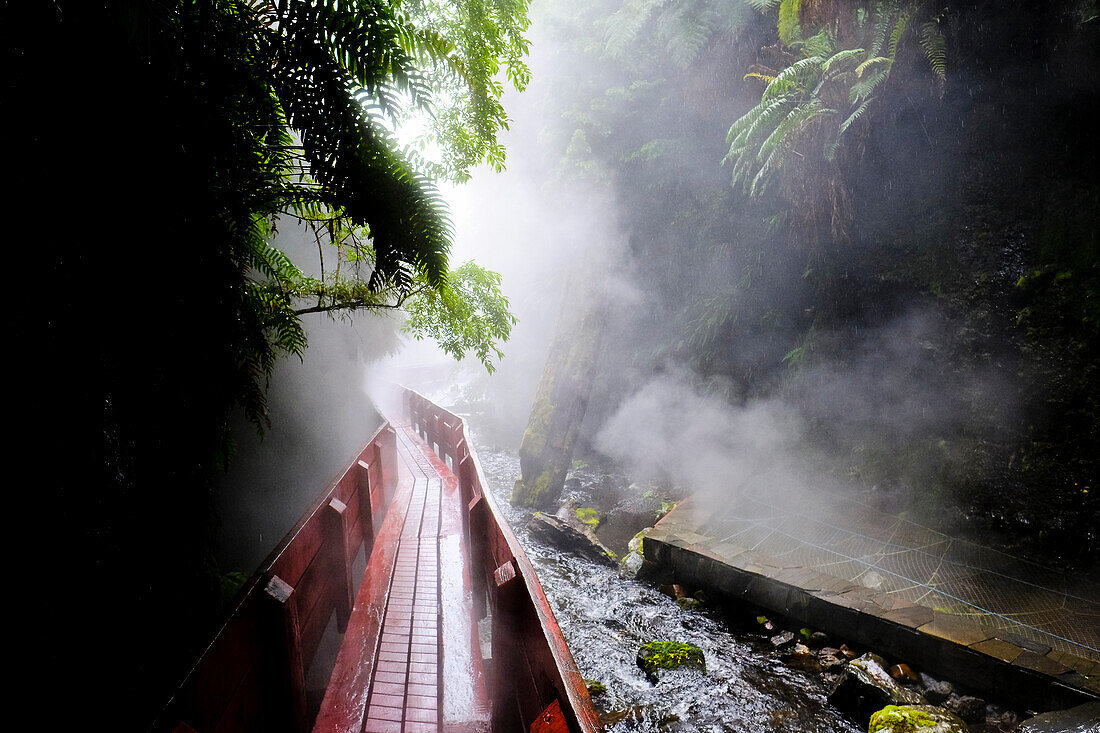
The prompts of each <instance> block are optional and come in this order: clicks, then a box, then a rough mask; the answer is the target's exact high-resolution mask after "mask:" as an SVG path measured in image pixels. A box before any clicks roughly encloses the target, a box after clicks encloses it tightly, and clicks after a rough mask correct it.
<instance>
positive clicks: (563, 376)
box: [512, 278, 605, 509]
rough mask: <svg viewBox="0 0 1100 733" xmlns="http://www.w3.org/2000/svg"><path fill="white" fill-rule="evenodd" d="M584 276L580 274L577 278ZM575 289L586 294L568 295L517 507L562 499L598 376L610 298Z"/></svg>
mask: <svg viewBox="0 0 1100 733" xmlns="http://www.w3.org/2000/svg"><path fill="white" fill-rule="evenodd" d="M580 279H581V278H574V282H577V281H578V280H580ZM570 292H571V293H578V294H579V295H580V297H579V298H577V299H571V298H570V297H568V296H567V298H566V305H565V306H564V307H563V309H562V313H561V315H560V316H559V317H558V326H557V332H556V333H555V335H554V342H553V344H552V346H551V348H550V356H549V357H547V359H546V368H545V369H544V370H543V372H542V379H541V380H539V388H538V392H537V393H536V395H535V404H534V405H533V406H532V408H531V417H530V418H529V419H528V421H527V430H526V432H524V434H523V443H522V444H521V445H520V449H519V458H520V470H521V471H522V474H523V477H522V478H520V479H519V480H517V481H516V485H515V488H514V489H513V491H512V504H515V505H520V506H529V507H535V508H538V509H546V508H549V507H551V506H553V505H554V504H555V503H556V502H557V501H558V499H559V498H560V496H561V489H562V485H563V484H564V483H565V474H566V472H567V471H568V470H569V468H570V466H572V464H573V445H574V443H575V442H576V440H577V435H578V434H579V433H580V429H581V423H582V422H583V420H584V412H585V409H586V408H587V406H588V397H589V394H590V393H591V391H592V382H593V380H594V379H595V376H596V365H597V362H598V360H599V355H600V348H601V346H602V340H603V338H602V337H603V324H604V320H605V319H604V311H605V306H604V296H603V294H602V293H601V292H598V288H593V287H579V288H570ZM578 301H579V302H578ZM571 304H575V305H576V308H575V309H574V308H571V307H570V305H571Z"/></svg>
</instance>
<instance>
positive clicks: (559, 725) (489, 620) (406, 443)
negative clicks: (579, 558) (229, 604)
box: [152, 390, 600, 733]
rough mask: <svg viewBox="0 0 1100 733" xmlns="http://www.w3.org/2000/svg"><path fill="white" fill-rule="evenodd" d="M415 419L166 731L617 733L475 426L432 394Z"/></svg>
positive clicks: (296, 548) (381, 443) (303, 547)
mask: <svg viewBox="0 0 1100 733" xmlns="http://www.w3.org/2000/svg"><path fill="white" fill-rule="evenodd" d="M401 404H402V408H403V409H402V410H401V412H402V413H403V415H402V419H401V420H400V421H393V422H390V423H387V424H386V425H384V426H383V427H382V428H381V429H380V430H379V431H378V432H377V433H376V434H375V436H374V437H373V438H372V440H371V441H370V442H369V443H368V444H367V446H366V447H365V448H363V450H362V451H361V452H360V453H359V455H357V456H356V457H355V458H354V459H353V460H352V461H351V463H350V464H349V465H348V467H347V469H346V470H345V471H344V473H343V474H342V475H341V476H340V478H339V479H337V480H336V481H335V482H334V483H333V484H332V485H330V486H329V488H328V489H327V490H326V491H325V492H323V493H322V494H321V495H320V496H319V497H318V499H317V500H316V501H315V502H314V504H313V505H312V506H311V508H310V509H309V511H307V512H306V514H305V515H304V516H303V517H302V519H301V520H300V521H299V522H298V524H297V525H296V526H295V527H294V529H292V530H291V532H290V533H289V534H288V535H287V536H286V538H285V539H284V540H283V541H282V542H281V543H280V544H279V546H278V547H277V548H276V549H275V550H274V551H273V552H272V554H271V555H270V556H269V557H268V559H267V560H266V561H265V562H264V564H263V565H262V566H261V567H260V569H259V570H258V571H257V572H256V573H255V574H254V575H253V577H252V578H251V579H250V580H249V582H248V583H247V584H246V586H245V588H244V589H243V591H242V594H241V597H240V599H239V601H238V604H237V606H236V608H235V610H234V612H233V614H232V615H231V616H230V618H229V619H228V620H227V621H226V623H225V625H224V626H223V628H222V630H221V631H220V632H219V633H218V635H217V636H216V637H215V638H214V640H213V641H212V642H211V644H210V646H209V647H208V648H207V650H206V652H205V653H204V654H203V655H202V657H201V658H200V659H199V661H198V662H197V663H196V665H195V667H194V668H193V669H192V671H191V673H190V674H189V675H188V677H187V679H185V680H184V682H183V684H182V685H181V686H180V688H179V690H178V691H177V692H176V694H175V696H174V697H173V699H172V700H171V701H170V702H169V704H168V705H167V707H166V708H165V710H164V712H163V713H162V715H161V717H160V719H158V721H156V722H155V723H154V724H153V728H152V730H153V731H156V732H157V733H160V732H161V731H165V732H167V731H174V732H175V733H187V732H189V731H201V732H203V733H205V732H206V731H210V732H211V733H215V732H217V733H221V732H223V731H224V732H226V733H228V732H235V731H241V732H243V731H264V733H271V732H272V731H285V732H286V733H309V731H311V730H312V731H313V733H380V732H382V731H402V732H408V733H413V732H415V731H454V732H456V733H458V732H460V731H494V732H504V731H506V732H507V733H513V732H515V731H532V732H536V731H537V732H538V733H556V732H564V731H572V732H573V733H597V731H599V730H600V725H599V721H598V716H597V714H596V711H595V708H594V707H593V705H592V701H591V699H590V698H589V696H588V691H587V689H586V687H585V684H584V680H583V679H582V678H581V676H580V672H579V671H578V670H577V666H576V663H575V662H574V661H573V657H572V655H571V654H570V653H569V649H568V647H567V646H566V644H565V639H564V638H563V636H562V633H561V629H560V628H559V627H558V624H557V620H556V619H555V618H554V614H553V611H552V610H551V609H550V604H549V603H548V602H547V600H546V596H545V594H544V593H543V590H542V586H541V584H540V583H539V581H538V577H537V576H536V575H535V571H534V568H533V567H532V566H531V563H530V561H529V560H528V559H527V556H526V555H525V554H524V552H523V549H522V548H521V547H520V545H519V543H518V541H517V540H516V538H515V535H513V534H512V531H511V530H510V529H509V527H508V525H507V523H506V522H505V521H504V520H503V518H502V517H501V515H500V514H499V512H498V511H497V509H496V508H495V506H494V505H493V501H492V498H491V497H490V496H489V495H488V494H487V493H486V492H485V491H484V490H483V487H484V485H485V482H484V477H483V475H482V472H481V466H480V463H479V462H478V459H477V455H476V453H475V452H474V450H473V447H472V446H471V445H470V442H469V435H468V433H467V430H466V425H465V423H464V421H463V420H462V419H461V418H459V417H457V416H456V415H454V414H452V413H450V412H447V411H446V410H443V409H441V408H439V407H438V406H436V405H434V404H432V403H431V402H429V401H428V400H426V399H425V398H424V397H422V396H420V395H418V394H416V393H415V392H410V391H407V390H405V391H403V392H402V393H401ZM364 566H365V570H363V571H362V574H361V575H360V569H362V568H364ZM357 578H361V580H360V581H359V582H358V583H357ZM479 622H480V623H479ZM479 630H480V633H479ZM482 636H484V637H486V638H485V640H484V643H483V640H482V638H481V637H482ZM333 638H335V639H336V643H337V644H338V646H339V651H338V652H337V653H336V654H335V661H333V656H332V655H331V654H328V655H326V653H324V649H325V648H326V644H327V642H326V641H325V640H326V639H333ZM485 644H488V648H485ZM317 679H320V680H322V681H324V680H327V684H324V682H322V683H321V684H322V685H323V690H322V689H321V688H314V687H313V686H312V684H313V683H312V682H311V680H317ZM314 690H316V692H315V691H314Z"/></svg>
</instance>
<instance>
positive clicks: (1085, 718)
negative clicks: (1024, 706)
mask: <svg viewBox="0 0 1100 733" xmlns="http://www.w3.org/2000/svg"><path fill="white" fill-rule="evenodd" d="M1097 731H1100V702H1089V703H1085V704H1084V705H1078V706H1077V707H1075V708H1070V709H1068V710H1056V711H1054V712H1050V713H1043V714H1042V715H1036V716H1035V717H1033V718H1028V719H1027V720H1025V721H1024V722H1023V723H1022V724H1021V725H1020V728H1019V733H1097Z"/></svg>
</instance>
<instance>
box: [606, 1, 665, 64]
mask: <svg viewBox="0 0 1100 733" xmlns="http://www.w3.org/2000/svg"><path fill="white" fill-rule="evenodd" d="M660 3H661V0H627V2H625V3H624V4H623V6H622V7H621V8H619V9H618V10H617V11H616V12H615V13H613V14H612V15H611V17H610V18H608V20H607V35H606V36H605V48H606V49H607V53H608V55H610V56H612V57H615V56H620V55H622V54H623V53H624V52H625V51H626V49H627V48H628V47H629V46H630V44H631V43H633V42H634V39H636V38H637V37H638V33H639V31H641V29H642V26H644V25H645V24H646V21H647V20H649V16H650V15H651V14H652V13H653V10H654V9H655V8H656V7H657V6H658V5H659V4H660Z"/></svg>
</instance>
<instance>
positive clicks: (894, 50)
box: [886, 7, 913, 59]
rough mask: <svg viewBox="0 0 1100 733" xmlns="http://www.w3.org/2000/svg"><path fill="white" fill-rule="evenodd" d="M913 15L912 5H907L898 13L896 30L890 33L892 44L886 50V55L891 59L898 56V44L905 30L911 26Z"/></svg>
mask: <svg viewBox="0 0 1100 733" xmlns="http://www.w3.org/2000/svg"><path fill="white" fill-rule="evenodd" d="M912 16H913V8H912V7H905V8H904V9H902V11H901V13H900V14H899V15H898V20H897V22H896V23H895V24H894V30H893V32H892V33H890V44H889V46H888V47H887V52H886V55H887V56H889V57H890V58H891V59H895V58H897V56H898V44H899V43H901V37H902V36H903V35H905V30H906V29H907V28H908V27H909V19H910V18H911V17H912Z"/></svg>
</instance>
